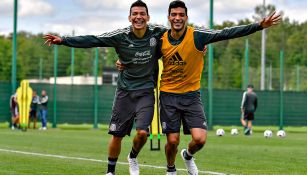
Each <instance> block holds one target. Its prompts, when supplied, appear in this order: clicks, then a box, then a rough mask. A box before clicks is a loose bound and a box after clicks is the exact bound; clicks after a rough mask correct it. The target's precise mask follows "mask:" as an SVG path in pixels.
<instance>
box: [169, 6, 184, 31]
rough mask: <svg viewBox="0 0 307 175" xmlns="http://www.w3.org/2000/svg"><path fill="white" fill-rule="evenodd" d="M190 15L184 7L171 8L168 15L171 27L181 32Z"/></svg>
mask: <svg viewBox="0 0 307 175" xmlns="http://www.w3.org/2000/svg"><path fill="white" fill-rule="evenodd" d="M187 20H188V16H187V14H186V11H185V9H184V8H182V7H177V8H171V9H170V13H169V16H168V21H169V22H170V24H171V27H172V29H173V30H175V31H176V32H180V31H182V30H184V29H185V26H186V22H187Z"/></svg>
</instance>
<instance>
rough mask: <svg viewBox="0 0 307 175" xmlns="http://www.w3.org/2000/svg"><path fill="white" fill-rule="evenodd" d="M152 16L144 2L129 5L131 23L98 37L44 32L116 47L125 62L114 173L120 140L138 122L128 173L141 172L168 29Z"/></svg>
mask: <svg viewBox="0 0 307 175" xmlns="http://www.w3.org/2000/svg"><path fill="white" fill-rule="evenodd" d="M149 19H150V16H149V14H148V9H147V5H146V4H145V3H144V2H142V1H136V2H134V3H133V4H132V5H131V7H130V13H129V21H130V22H131V26H129V27H127V28H123V29H118V30H115V31H113V32H108V33H104V34H101V35H98V36H93V35H87V36H76V37H58V36H54V35H50V34H48V35H45V37H44V38H45V39H46V43H48V44H49V45H51V44H59V45H65V46H69V47H77V48H91V47H114V48H115V50H116V52H117V54H118V55H119V57H120V61H121V62H122V63H123V64H124V65H125V69H124V70H123V71H120V72H119V76H118V82H117V90H116V95H115V98H114V103H113V109H112V117H111V121H110V124H109V134H111V135H112V138H111V140H110V142H109V151H108V152H109V155H108V162H109V163H108V170H107V174H109V175H112V174H115V165H116V162H117V159H118V157H119V154H120V151H121V141H122V139H123V137H124V136H125V135H130V131H131V129H132V126H133V123H134V122H135V127H136V131H137V132H136V136H135V137H134V139H133V145H132V149H131V152H130V154H129V155H128V162H129V172H130V174H133V175H138V174H139V166H138V162H137V159H136V157H137V155H138V153H139V152H140V150H141V149H142V147H143V145H144V144H145V143H146V140H147V134H148V133H147V130H148V127H149V126H150V124H151V121H152V118H153V113H154V86H155V83H156V80H155V79H154V72H155V71H154V69H155V68H156V66H157V64H158V63H157V56H156V50H157V43H158V41H159V40H160V38H161V36H162V35H163V33H164V32H165V31H166V29H165V28H164V27H162V26H157V25H149V24H147V22H148V21H149Z"/></svg>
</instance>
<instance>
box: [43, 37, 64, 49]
mask: <svg viewBox="0 0 307 175" xmlns="http://www.w3.org/2000/svg"><path fill="white" fill-rule="evenodd" d="M44 39H45V40H46V41H45V43H44V44H48V46H51V44H60V43H61V42H62V39H61V37H58V36H55V35H51V34H47V35H45V36H44Z"/></svg>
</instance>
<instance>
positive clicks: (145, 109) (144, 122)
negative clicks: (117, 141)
mask: <svg viewBox="0 0 307 175" xmlns="http://www.w3.org/2000/svg"><path fill="white" fill-rule="evenodd" d="M154 103H155V98H154V90H153V89H141V90H134V91H126V90H122V89H117V90H116V93H115V98H114V102H113V108H112V116H111V121H110V125H109V134H111V135H114V136H117V137H124V136H125V135H130V132H131V129H132V127H133V123H134V122H135V127H136V129H137V130H146V131H148V128H149V126H150V124H151V122H152V119H153V114H154Z"/></svg>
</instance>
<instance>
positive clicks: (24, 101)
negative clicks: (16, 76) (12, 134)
mask: <svg viewBox="0 0 307 175" xmlns="http://www.w3.org/2000/svg"><path fill="white" fill-rule="evenodd" d="M31 101H32V89H31V87H30V86H29V82H28V81H27V80H22V81H21V83H20V87H19V88H18V89H17V103H18V110H19V122H20V126H21V129H22V130H23V131H26V129H27V126H28V122H29V113H30V105H31Z"/></svg>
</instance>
